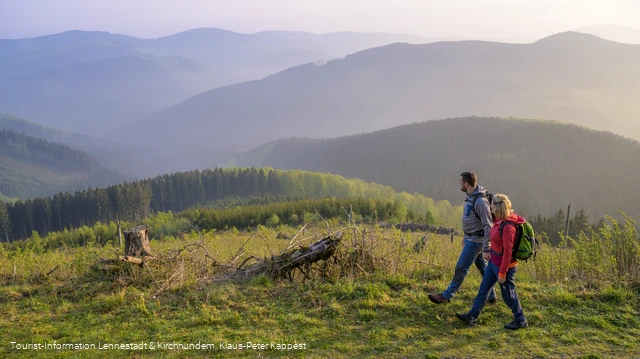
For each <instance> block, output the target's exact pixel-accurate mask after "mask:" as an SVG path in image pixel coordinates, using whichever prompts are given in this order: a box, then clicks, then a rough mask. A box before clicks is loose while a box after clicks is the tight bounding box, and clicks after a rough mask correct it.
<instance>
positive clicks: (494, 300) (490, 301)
mask: <svg viewBox="0 0 640 359" xmlns="http://www.w3.org/2000/svg"><path fill="white" fill-rule="evenodd" d="M497 301H498V300H497V299H496V298H489V299H487V303H489V304H496V302H497Z"/></svg>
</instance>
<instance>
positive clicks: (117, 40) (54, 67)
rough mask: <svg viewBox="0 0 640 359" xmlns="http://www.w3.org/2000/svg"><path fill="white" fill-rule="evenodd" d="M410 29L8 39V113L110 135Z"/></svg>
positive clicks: (2, 84)
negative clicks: (204, 95)
mask: <svg viewBox="0 0 640 359" xmlns="http://www.w3.org/2000/svg"><path fill="white" fill-rule="evenodd" d="M436 40H438V39H428V38H422V37H415V36H409V35H393V34H359V33H332V34H324V35H316V34H310V33H303V32H285V31H282V32H277V31H274V32H261V33H256V34H239V33H235V32H231V31H226V30H221V29H194V30H190V31H185V32H182V33H178V34H175V35H171V36H167V37H162V38H158V39H140V38H135V37H131V36H126V35H118V34H111V33H106V32H86V31H69V32H65V33H61V34H55V35H49V36H42V37H37V38H32V39H19V40H0V111H5V112H10V113H13V114H16V115H19V116H22V117H26V118H29V119H31V120H34V121H37V122H39V123H43V124H47V125H50V126H53V127H58V128H63V129H66V130H70V131H74V132H82V133H86V134H90V135H93V136H104V135H105V133H106V132H108V131H113V130H114V129H115V128H118V127H121V126H123V125H125V124H126V123H128V122H130V121H132V120H137V119H139V118H141V117H143V116H145V115H147V114H149V113H152V112H155V111H158V110H161V109H163V108H165V107H168V106H170V105H173V104H175V103H178V102H180V101H182V100H184V99H186V98H188V97H189V96H192V95H195V94H197V93H200V92H203V91H206V90H210V89H213V88H217V87H221V86H224V85H229V84H234V83H238V82H242V81H245V80H252V79H256V78H260V77H263V76H267V75H269V74H273V73H275V72H278V71H282V70H284V69H286V68H289V67H291V66H296V65H300V64H304V63H309V62H314V61H318V60H328V59H331V58H335V57H340V56H344V55H346V54H349V53H353V52H357V51H359V50H362V49H365V48H369V47H373V46H380V45H386V44H389V43H392V42H397V41H404V42H417V43H422V42H429V41H436Z"/></svg>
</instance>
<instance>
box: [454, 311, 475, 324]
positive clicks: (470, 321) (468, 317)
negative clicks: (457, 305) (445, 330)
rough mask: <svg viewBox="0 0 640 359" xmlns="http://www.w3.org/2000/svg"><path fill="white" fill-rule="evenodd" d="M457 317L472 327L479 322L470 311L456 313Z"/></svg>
mask: <svg viewBox="0 0 640 359" xmlns="http://www.w3.org/2000/svg"><path fill="white" fill-rule="evenodd" d="M456 317H457V318H458V319H460V320H462V321H463V322H465V323H467V324H468V325H470V326H472V327H473V326H475V325H476V323H477V319H476V318H474V317H472V316H471V314H469V313H464V314H460V313H456Z"/></svg>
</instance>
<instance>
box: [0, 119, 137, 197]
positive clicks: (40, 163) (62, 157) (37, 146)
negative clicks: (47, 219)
mask: <svg viewBox="0 0 640 359" xmlns="http://www.w3.org/2000/svg"><path fill="white" fill-rule="evenodd" d="M128 179H130V178H129V177H127V176H124V175H121V174H119V173H117V172H115V171H111V170H106V169H104V168H103V167H102V166H101V165H100V163H99V162H98V161H97V160H96V159H94V158H93V157H91V156H89V155H88V154H86V153H84V152H81V151H77V150H73V149H71V148H69V147H68V146H64V145H60V144H57V143H52V142H49V141H46V140H44V139H41V138H35V137H31V136H27V135H25V134H23V133H18V132H15V131H11V130H6V129H0V192H1V193H3V194H4V195H6V196H8V197H21V198H25V197H35V196H38V195H47V194H53V193H55V192H57V191H60V190H70V191H73V190H77V189H82V188H86V187H88V186H107V185H109V184H113V183H118V182H122V181H125V180H128Z"/></svg>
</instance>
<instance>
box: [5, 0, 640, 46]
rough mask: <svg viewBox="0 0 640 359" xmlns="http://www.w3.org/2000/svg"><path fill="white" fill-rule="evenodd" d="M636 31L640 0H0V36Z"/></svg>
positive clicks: (519, 37)
mask: <svg viewBox="0 0 640 359" xmlns="http://www.w3.org/2000/svg"><path fill="white" fill-rule="evenodd" d="M599 24H615V25H623V26H630V27H634V28H636V29H640V0H598V1H591V0H441V1H433V0H268V1H267V0H175V1H174V0H0V38H5V39H6V38H9V39H13V38H23V37H36V36H41V35H48V34H53V33H59V32H63V31H67V30H99V31H109V32H113V33H121V34H127V35H132V36H137V37H143V38H156V37H161V36H166V35H170V34H173V33H176V32H180V31H184V30H188V29H192V28H198V27H217V28H223V29H227V30H231V31H236V32H241V33H253V32H258V31H264V30H298V31H308V32H314V33H326V32H334V31H358V32H390V33H405V34H413V35H422V36H427V37H429V36H463V37H468V38H478V39H493V40H512V41H534V40H536V39H539V38H542V37H545V36H548V35H551V34H554V33H558V32H562V31H568V30H572V29H575V28H578V27H582V26H586V25H599Z"/></svg>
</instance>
